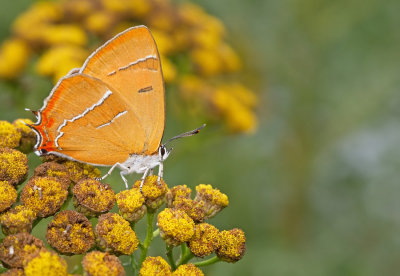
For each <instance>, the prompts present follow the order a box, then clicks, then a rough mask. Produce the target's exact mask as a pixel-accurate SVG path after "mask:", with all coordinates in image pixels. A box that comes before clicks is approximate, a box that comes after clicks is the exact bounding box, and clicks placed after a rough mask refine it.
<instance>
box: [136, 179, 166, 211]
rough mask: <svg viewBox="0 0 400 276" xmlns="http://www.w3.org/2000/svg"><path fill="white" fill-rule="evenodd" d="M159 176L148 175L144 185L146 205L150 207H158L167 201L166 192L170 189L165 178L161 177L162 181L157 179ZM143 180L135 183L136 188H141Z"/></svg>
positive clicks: (143, 191)
mask: <svg viewBox="0 0 400 276" xmlns="http://www.w3.org/2000/svg"><path fill="white" fill-rule="evenodd" d="M157 179H158V176H156V175H150V176H148V177H146V179H145V180H144V183H143V187H142V191H141V192H142V194H143V196H144V197H145V199H146V203H145V204H146V206H147V207H148V208H150V209H153V210H155V209H157V208H158V207H160V206H161V205H162V204H163V203H164V202H165V194H166V193H167V191H168V186H167V184H165V182H164V180H163V179H161V180H160V183H158V181H157ZM140 184H141V180H138V181H136V182H135V184H133V188H134V189H139V187H140Z"/></svg>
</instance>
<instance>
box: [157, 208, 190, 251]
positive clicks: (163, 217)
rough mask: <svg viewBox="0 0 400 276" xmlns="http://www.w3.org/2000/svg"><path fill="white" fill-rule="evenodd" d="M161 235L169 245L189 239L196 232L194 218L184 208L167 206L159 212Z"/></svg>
mask: <svg viewBox="0 0 400 276" xmlns="http://www.w3.org/2000/svg"><path fill="white" fill-rule="evenodd" d="M157 221H158V223H157V224H158V227H159V229H160V236H161V237H162V238H163V239H164V240H165V242H166V243H167V244H169V245H174V246H177V245H179V244H181V243H183V242H187V241H189V240H190V239H191V238H192V236H193V234H194V222H193V220H192V219H191V218H190V217H189V216H188V215H187V214H186V213H185V212H184V211H182V210H177V209H169V208H165V209H164V210H163V211H161V212H160V213H159V214H158V220H157Z"/></svg>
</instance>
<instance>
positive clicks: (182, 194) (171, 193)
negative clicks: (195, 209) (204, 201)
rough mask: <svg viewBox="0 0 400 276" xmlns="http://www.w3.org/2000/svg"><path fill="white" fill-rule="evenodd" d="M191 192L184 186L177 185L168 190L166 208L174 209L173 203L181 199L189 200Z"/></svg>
mask: <svg viewBox="0 0 400 276" xmlns="http://www.w3.org/2000/svg"><path fill="white" fill-rule="evenodd" d="M191 193H192V190H191V189H190V188H188V187H187V186H186V185H178V186H175V187H173V188H171V189H169V190H168V192H167V194H166V196H165V198H166V199H167V206H168V208H174V207H176V206H175V204H174V203H175V201H176V200H178V199H181V198H185V199H190V194H191Z"/></svg>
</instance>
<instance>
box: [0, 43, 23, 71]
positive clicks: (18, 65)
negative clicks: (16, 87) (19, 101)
mask: <svg viewBox="0 0 400 276" xmlns="http://www.w3.org/2000/svg"><path fill="white" fill-rule="evenodd" d="M29 58H30V49H29V47H28V45H27V44H26V43H25V41H23V40H22V39H18V38H13V39H8V40H6V41H4V42H3V44H2V45H1V48H0V77H1V78H6V79H12V78H15V77H17V76H18V75H19V74H20V73H21V72H22V70H24V69H25V67H26V64H27V63H28V61H29Z"/></svg>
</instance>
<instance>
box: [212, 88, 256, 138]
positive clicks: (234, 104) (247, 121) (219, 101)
mask: <svg viewBox="0 0 400 276" xmlns="http://www.w3.org/2000/svg"><path fill="white" fill-rule="evenodd" d="M212 101H213V104H214V105H215V107H216V108H217V109H218V110H219V112H221V114H222V116H223V117H224V118H225V120H226V123H227V126H228V129H229V130H230V131H231V132H253V131H254V130H255V129H256V127H257V118H256V116H255V114H254V112H253V111H252V110H251V109H250V108H248V107H247V106H246V105H244V104H243V102H242V101H241V100H239V99H238V98H236V97H235V96H233V95H232V94H231V93H230V91H227V90H225V89H218V90H217V91H216V92H215V94H214V96H213V99H212ZM250 101H251V100H249V102H250Z"/></svg>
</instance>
